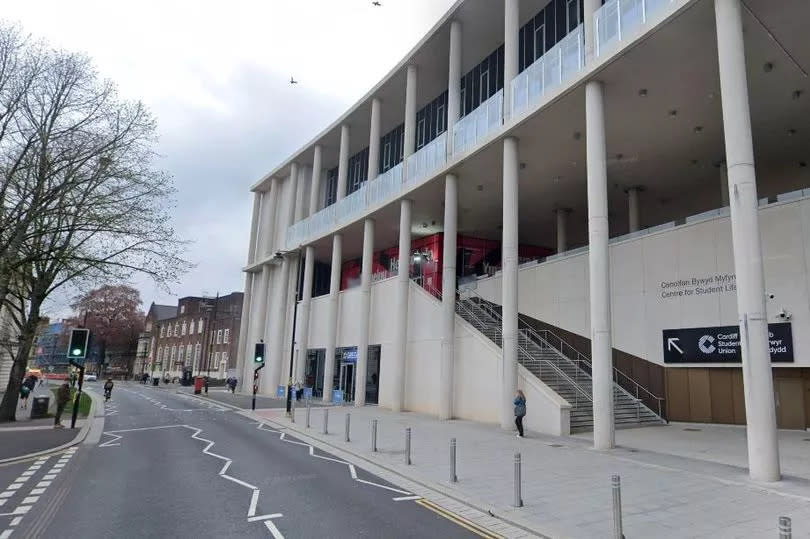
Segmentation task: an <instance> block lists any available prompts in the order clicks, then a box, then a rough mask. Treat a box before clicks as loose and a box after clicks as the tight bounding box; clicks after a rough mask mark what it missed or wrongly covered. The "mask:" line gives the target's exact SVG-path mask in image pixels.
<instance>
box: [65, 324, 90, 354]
mask: <svg viewBox="0 0 810 539" xmlns="http://www.w3.org/2000/svg"><path fill="white" fill-rule="evenodd" d="M89 342H90V330H89V329H71V330H70V344H69V345H68V358H69V359H84V358H86V357H87V345H88V344H89Z"/></svg>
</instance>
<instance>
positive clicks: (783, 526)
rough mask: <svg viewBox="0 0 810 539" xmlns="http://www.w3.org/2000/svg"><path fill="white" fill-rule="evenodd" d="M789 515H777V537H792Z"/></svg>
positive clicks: (782, 538) (787, 538) (786, 538)
mask: <svg viewBox="0 0 810 539" xmlns="http://www.w3.org/2000/svg"><path fill="white" fill-rule="evenodd" d="M792 527H793V526H792V524H791V522H790V517H779V539H791V538H792V537H793V531H792Z"/></svg>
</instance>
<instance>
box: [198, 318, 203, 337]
mask: <svg viewBox="0 0 810 539" xmlns="http://www.w3.org/2000/svg"><path fill="white" fill-rule="evenodd" d="M202 331H203V319H202V318H200V320H199V321H198V322H197V333H198V334H199V333H202Z"/></svg>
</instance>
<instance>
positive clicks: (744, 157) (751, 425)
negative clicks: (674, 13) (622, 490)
mask: <svg viewBox="0 0 810 539" xmlns="http://www.w3.org/2000/svg"><path fill="white" fill-rule="evenodd" d="M714 10H715V18H716V21H717V53H718V59H719V66H720V94H721V96H722V100H723V132H724V134H725V145H726V162H727V165H728V188H729V198H730V202H731V236H732V242H733V245H734V269H735V272H736V274H737V312H738V315H739V321H740V349H741V352H742V372H743V386H744V388H745V414H746V422H747V425H748V428H747V429H746V434H747V436H748V468H749V474H750V476H751V479H754V480H755V481H778V480H779V479H780V475H781V474H780V470H779V444H778V439H777V433H776V411H775V407H774V394H773V378H772V376H773V375H772V371H771V358H770V349H769V342H768V317H767V312H766V309H765V278H764V275H763V268H762V244H761V240H760V235H759V214H758V213H759V212H758V204H757V179H756V171H755V168H754V144H753V141H752V139H751V115H750V111H749V108H748V107H749V105H748V80H747V77H746V72H745V44H744V40H743V29H742V11H741V10H742V7H741V2H740V0H715V2H714Z"/></svg>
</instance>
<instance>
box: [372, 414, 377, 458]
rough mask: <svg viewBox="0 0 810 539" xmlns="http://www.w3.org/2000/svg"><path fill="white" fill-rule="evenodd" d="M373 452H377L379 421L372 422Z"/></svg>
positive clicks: (373, 420)
mask: <svg viewBox="0 0 810 539" xmlns="http://www.w3.org/2000/svg"><path fill="white" fill-rule="evenodd" d="M371 452H372V453H376V452H377V420H376V419H372V420H371Z"/></svg>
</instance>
